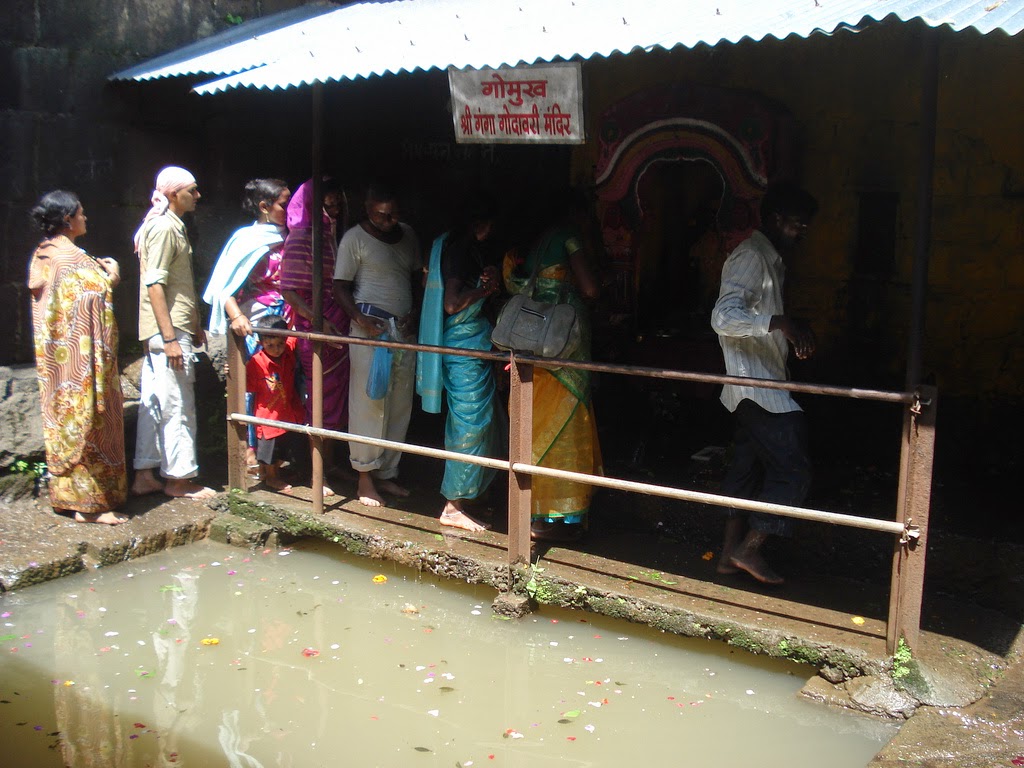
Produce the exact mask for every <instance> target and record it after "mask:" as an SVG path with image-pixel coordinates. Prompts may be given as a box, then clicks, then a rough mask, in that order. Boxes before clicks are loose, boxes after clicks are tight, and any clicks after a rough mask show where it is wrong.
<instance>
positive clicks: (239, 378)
mask: <svg viewBox="0 0 1024 768" xmlns="http://www.w3.org/2000/svg"><path fill="white" fill-rule="evenodd" d="M227 341H228V402H227V409H228V413H229V414H230V413H245V358H244V356H243V355H242V345H243V344H244V343H245V341H244V340H243V339H242V337H241V336H236V335H235V334H234V333H232V332H231V331H228V334H227ZM227 430H228V488H238V489H239V490H242V491H247V490H249V485H248V479H247V478H246V474H245V473H246V466H245V449H246V445H247V443H248V440H247V439H246V438H247V437H248V431H249V430H248V427H247V426H246V425H245V424H241V423H239V422H237V421H232V420H231V419H228V423H227Z"/></svg>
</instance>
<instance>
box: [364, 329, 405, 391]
mask: <svg viewBox="0 0 1024 768" xmlns="http://www.w3.org/2000/svg"><path fill="white" fill-rule="evenodd" d="M390 326H391V329H390V332H385V333H382V334H381V335H380V336H378V337H377V338H378V340H379V341H391V340H392V338H394V337H396V336H397V335H398V332H397V328H396V327H395V321H394V319H392V320H390ZM391 359H392V350H391V349H390V348H388V347H374V350H373V360H372V361H371V362H370V375H369V376H367V377H366V396H367V397H368V398H370V399H371V400H381V399H383V398H384V397H385V396H386V395H387V393H388V387H389V386H390V384H391Z"/></svg>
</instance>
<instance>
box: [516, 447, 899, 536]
mask: <svg viewBox="0 0 1024 768" xmlns="http://www.w3.org/2000/svg"><path fill="white" fill-rule="evenodd" d="M511 469H512V471H513V472H523V473H525V474H528V475H542V476H544V477H554V478H558V479H560V480H572V481H575V482H578V483H586V484H588V485H598V486H601V487H603V488H614V489H616V490H621V491H634V492H636V493H644V494H647V495H649V496H663V497H665V498H667V499H678V500H680V501H696V502H700V503H702V504H710V505H712V506H716V507H730V508H733V509H744V510H747V511H749V512H765V513H769V514H772V515H780V516H782V517H795V518H798V519H800V520H814V521H817V522H821V523H835V524H836V525H843V526H846V527H848V528H863V529H865V530H869V531H880V532H882V533H894V534H896V535H898V536H902V535H903V533H904V530H905V529H904V527H903V526H902V525H900V524H899V523H897V522H895V521H894V520H876V519H874V518H870V517H858V516H856V515H844V514H842V513H840V512H825V511H824V510H817V509H805V508H804V507H791V506H788V505H785V504H772V503H770V502H767V501H756V500H754V499H739V498H734V497H732V496H719V495H718V494H714V493H702V492H701V491H688V490H685V489H683V488H669V487H667V486H663V485H652V484H650V483H637V482H634V481H632V480H620V479H618V478H613V477H600V476H597V475H587V474H584V473H582V472H570V471H568V470H565V469H552V468H551V467H537V466H534V465H532V464H519V463H516V464H513V465H512V467H511Z"/></svg>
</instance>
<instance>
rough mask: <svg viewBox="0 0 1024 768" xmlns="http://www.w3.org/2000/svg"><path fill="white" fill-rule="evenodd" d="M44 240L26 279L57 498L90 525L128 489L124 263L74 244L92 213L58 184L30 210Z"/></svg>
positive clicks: (113, 519)
mask: <svg viewBox="0 0 1024 768" xmlns="http://www.w3.org/2000/svg"><path fill="white" fill-rule="evenodd" d="M31 215H32V218H33V220H34V221H35V222H36V224H37V225H38V227H39V229H41V230H42V232H43V234H44V235H45V238H46V239H44V240H43V241H42V242H41V243H40V244H39V247H38V248H37V249H36V251H35V253H34V254H33V255H32V262H31V265H30V267H29V280H28V286H29V289H30V290H31V292H32V326H33V331H34V334H35V352H36V370H37V371H38V375H39V396H40V401H41V403H42V409H43V441H44V443H45V447H46V464H47V468H48V469H49V472H50V475H51V479H50V483H49V488H50V503H51V504H52V506H53V509H54V510H55V511H58V512H64V513H73V516H74V519H75V520H77V521H78V522H83V523H86V522H87V523H105V524H107V525H117V524H119V523H123V522H125V521H127V520H128V518H127V517H126V516H125V515H122V514H119V513H117V512H114V510H115V509H116V508H117V507H119V506H121V505H122V504H124V502H125V499H126V497H127V495H128V480H127V475H126V473H125V463H124V413H123V406H122V398H121V380H120V375H119V373H118V369H117V323H116V321H115V320H114V307H113V291H114V286H116V285H117V284H118V282H119V281H120V273H119V270H118V265H117V262H116V261H114V260H113V259H96V258H93V257H92V256H90V255H89V254H87V253H86V252H85V251H83V250H82V249H81V248H79V247H78V246H76V245H75V240H76V239H77V238H78V237H80V236H82V235H84V234H85V231H86V217H85V211H83V210H82V205H81V203H80V202H79V201H78V198H77V197H76V196H75V195H74V194H72V193H71V192H64V191H61V190H57V191H54V192H50V193H48V194H46V195H44V196H43V197H42V199H41V200H40V201H39V203H38V204H37V205H36V206H35V208H33V209H32V212H31Z"/></svg>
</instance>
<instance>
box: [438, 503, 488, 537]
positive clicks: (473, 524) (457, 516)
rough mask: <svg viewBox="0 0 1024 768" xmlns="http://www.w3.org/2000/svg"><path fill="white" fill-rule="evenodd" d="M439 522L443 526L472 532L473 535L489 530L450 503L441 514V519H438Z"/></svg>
mask: <svg viewBox="0 0 1024 768" xmlns="http://www.w3.org/2000/svg"><path fill="white" fill-rule="evenodd" d="M438 521H439V522H440V523H441V525H447V526H451V527H452V528H461V529H462V530H464V531H472V532H473V533H477V532H478V531H486V530H487V527H486V526H484V525H481V524H480V523H478V522H477V521H476V520H474V519H473V518H472V517H470V516H469V515H467V514H466V513H465V512H463V511H462V510H461V509H459V508H458V507H456V506H455V505H454V504H452V503H451V502H450V501H449V502H448V503H447V504H445V505H444V510H443V511H442V512H441V517H440V518H438Z"/></svg>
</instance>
